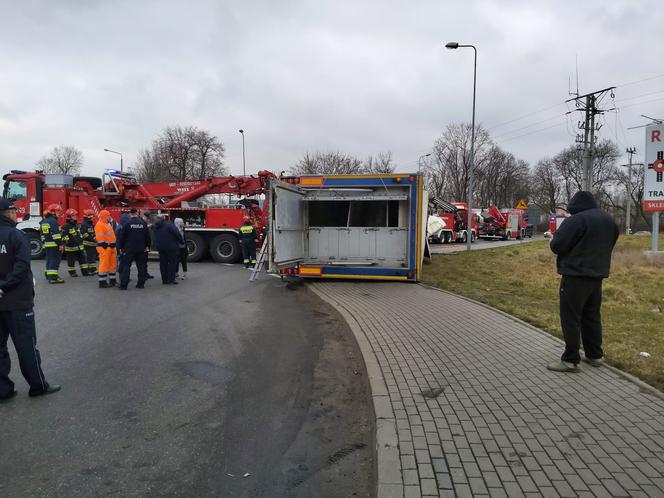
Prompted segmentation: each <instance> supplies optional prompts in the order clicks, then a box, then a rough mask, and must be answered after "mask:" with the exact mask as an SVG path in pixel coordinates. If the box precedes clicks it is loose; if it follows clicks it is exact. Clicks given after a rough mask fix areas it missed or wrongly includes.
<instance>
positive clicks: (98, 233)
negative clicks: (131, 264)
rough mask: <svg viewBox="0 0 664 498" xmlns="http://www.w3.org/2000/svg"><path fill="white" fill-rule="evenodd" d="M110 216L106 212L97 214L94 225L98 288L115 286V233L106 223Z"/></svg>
mask: <svg viewBox="0 0 664 498" xmlns="http://www.w3.org/2000/svg"><path fill="white" fill-rule="evenodd" d="M110 216H111V215H110V213H109V212H108V211H106V210H105V209H104V210H102V211H101V212H100V213H99V221H98V222H97V224H96V225H95V237H96V239H97V253H99V287H109V286H114V285H115V284H116V277H115V270H116V266H117V260H116V252H115V231H114V230H113V225H111V224H110V223H109V221H108V220H109V218H110Z"/></svg>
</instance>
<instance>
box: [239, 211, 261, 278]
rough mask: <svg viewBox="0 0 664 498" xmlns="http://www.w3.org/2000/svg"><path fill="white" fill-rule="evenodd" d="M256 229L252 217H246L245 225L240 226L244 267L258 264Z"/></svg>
mask: <svg viewBox="0 0 664 498" xmlns="http://www.w3.org/2000/svg"><path fill="white" fill-rule="evenodd" d="M257 238H258V235H257V234H256V229H255V228H254V225H252V223H251V217H249V216H245V217H244V223H242V226H240V246H241V247H242V259H243V260H244V267H245V268H249V266H250V264H251V265H255V264H256V239H257Z"/></svg>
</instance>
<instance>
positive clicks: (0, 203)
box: [0, 199, 16, 211]
mask: <svg viewBox="0 0 664 498" xmlns="http://www.w3.org/2000/svg"><path fill="white" fill-rule="evenodd" d="M8 209H16V206H14V205H13V204H12V202H11V201H8V200H7V199H0V211H7V210H8Z"/></svg>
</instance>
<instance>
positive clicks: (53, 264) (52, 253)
mask: <svg viewBox="0 0 664 498" xmlns="http://www.w3.org/2000/svg"><path fill="white" fill-rule="evenodd" d="M61 260H62V253H60V249H59V248H57V247H47V248H46V279H47V280H55V279H57V278H58V268H60V261H61Z"/></svg>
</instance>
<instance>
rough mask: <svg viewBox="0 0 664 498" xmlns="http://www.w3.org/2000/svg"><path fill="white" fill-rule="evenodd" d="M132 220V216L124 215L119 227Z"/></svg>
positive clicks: (121, 217)
mask: <svg viewBox="0 0 664 498" xmlns="http://www.w3.org/2000/svg"><path fill="white" fill-rule="evenodd" d="M130 219H131V215H130V214H129V213H122V216H120V223H119V225H120V226H122V225H124V224H125V223H127V222H128V221H129V220H130Z"/></svg>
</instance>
